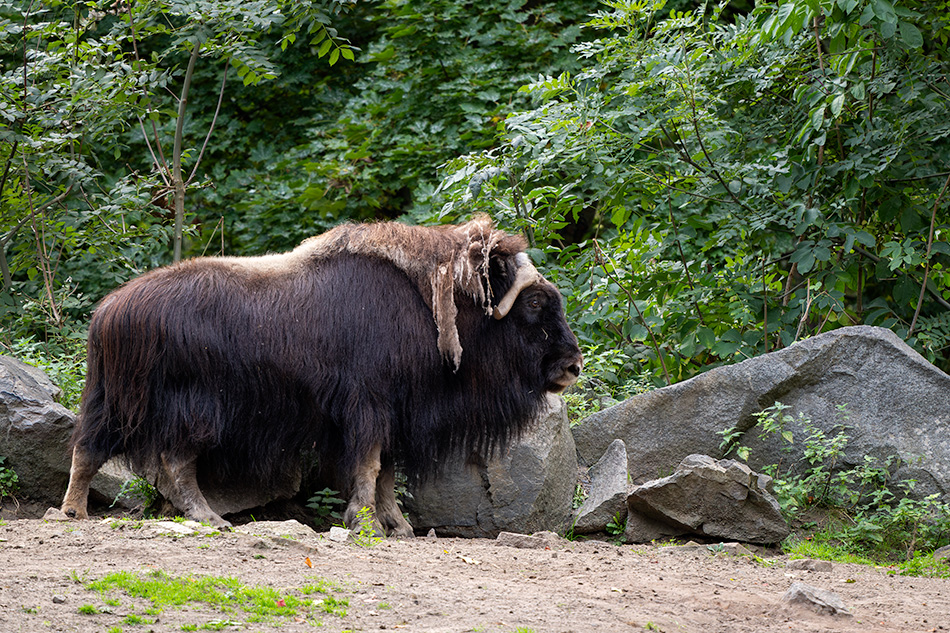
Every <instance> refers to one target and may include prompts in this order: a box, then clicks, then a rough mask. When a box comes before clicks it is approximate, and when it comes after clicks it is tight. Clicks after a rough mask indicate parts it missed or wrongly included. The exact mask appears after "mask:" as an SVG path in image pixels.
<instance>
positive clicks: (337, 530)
mask: <svg viewBox="0 0 950 633" xmlns="http://www.w3.org/2000/svg"><path fill="white" fill-rule="evenodd" d="M327 538H329V539H330V540H331V541H333V542H335V543H346V542H347V541H349V540H350V531H349V530H347V529H346V528H341V527H337V526H335V525H334V526H333V527H331V528H330V535H329V536H328V537H327Z"/></svg>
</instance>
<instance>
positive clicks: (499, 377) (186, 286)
mask: <svg viewBox="0 0 950 633" xmlns="http://www.w3.org/2000/svg"><path fill="white" fill-rule="evenodd" d="M525 246H526V245H525V242H524V240H523V238H521V237H520V236H516V235H508V234H505V233H504V232H502V231H499V230H497V229H496V228H494V226H493V225H492V223H491V221H490V220H488V219H487V218H485V217H479V218H476V219H475V220H472V221H470V222H468V223H465V224H461V225H457V226H444V227H409V226H405V225H402V224H397V223H379V224H365V225H356V224H350V225H342V226H340V227H337V228H335V229H333V230H331V231H329V232H327V233H325V234H323V235H320V236H317V237H313V238H310V239H308V240H306V241H304V242H303V243H302V244H301V245H300V246H298V247H297V248H296V249H294V250H293V251H291V252H289V253H284V254H277V255H265V256H261V257H202V258H196V259H192V260H188V261H184V262H181V263H179V264H176V265H172V266H167V267H164V268H159V269H156V270H153V271H151V272H149V273H147V274H145V275H142V276H141V277H138V278H137V279H134V280H132V281H130V282H128V283H127V284H125V285H124V286H122V287H120V288H118V289H117V290H115V291H113V292H112V293H111V294H109V295H108V296H107V297H106V298H105V299H103V300H102V302H101V304H100V305H99V306H98V308H97V309H96V311H95V313H94V315H93V317H92V321H91V323H90V326H89V341H88V371H87V376H86V387H85V390H84V392H83V397H82V408H81V412H80V416H79V421H78V423H77V425H76V428H75V431H74V433H73V437H72V450H73V455H72V468H71V470H70V480H69V487H68V489H67V491H66V496H65V499H64V500H63V506H62V509H63V511H64V512H65V513H66V514H67V515H69V516H71V517H76V518H85V517H86V516H87V510H86V505H87V501H88V494H89V484H90V480H91V479H92V477H93V475H95V474H96V472H97V471H98V469H99V467H100V466H101V465H102V464H103V463H104V462H105V461H106V460H107V459H109V458H110V457H112V456H114V455H123V456H124V457H125V459H127V460H128V462H129V464H130V466H131V467H132V469H133V470H134V471H135V472H137V473H139V474H146V476H148V477H149V478H150V479H152V480H153V481H154V483H155V484H156V487H157V488H158V489H159V491H160V492H161V493H162V494H163V495H164V496H165V497H166V499H168V500H169V501H170V502H171V503H172V504H173V505H174V506H176V507H177V508H178V509H179V510H181V511H182V512H183V513H184V514H185V515H186V516H188V517H190V518H193V519H196V520H199V521H207V522H209V523H211V524H212V525H215V526H221V527H226V526H228V525H229V523H228V522H227V521H225V520H224V519H222V518H221V517H220V516H219V515H218V514H217V513H216V512H215V511H214V510H213V509H212V507H211V506H210V505H209V503H208V501H207V499H206V497H205V496H204V494H203V493H202V490H201V484H203V483H205V482H228V483H229V484H231V485H232V487H234V486H242V485H245V484H246V485H253V486H255V487H260V486H266V485H267V484H268V482H271V481H272V480H274V479H276V478H279V477H281V476H283V475H284V474H286V473H287V472H288V468H289V467H293V466H295V465H297V464H299V460H300V459H301V454H302V452H304V451H305V452H307V453H308V454H310V455H312V456H315V457H316V459H317V461H318V463H319V464H320V465H321V468H322V469H323V470H324V471H329V472H333V473H335V475H336V479H335V480H336V481H337V482H338V485H339V486H340V487H341V488H342V489H343V494H344V496H345V497H346V498H347V499H348V504H347V508H346V511H345V514H344V521H345V522H346V523H347V525H350V526H353V524H354V522H355V520H356V516H357V512H358V511H359V510H361V509H362V508H364V507H369V508H370V509H371V510H372V511H373V513H374V515H375V522H374V526H375V527H376V528H377V529H382V530H384V531H385V532H386V533H389V534H395V535H397V536H410V535H411V534H412V527H411V526H410V525H409V523H408V522H407V521H406V520H405V518H404V517H403V516H402V513H401V512H400V511H399V508H398V506H397V505H396V499H395V494H394V490H393V485H394V480H395V470H394V467H395V466H396V465H399V467H400V468H401V469H402V470H403V471H404V472H405V473H406V475H407V476H408V477H410V478H424V477H426V476H429V475H432V474H434V473H436V472H437V471H438V469H439V467H440V465H441V464H444V463H445V461H446V460H447V459H449V458H450V456H451V455H452V454H459V453H463V452H466V453H471V452H475V453H481V454H483V455H485V456H489V455H490V454H492V453H493V452H495V451H497V450H499V449H501V448H503V447H504V446H505V445H506V443H508V442H509V441H510V440H512V439H513V438H515V437H517V436H518V434H519V433H520V432H521V431H522V429H523V428H524V427H525V426H526V425H527V424H528V423H529V422H530V421H531V420H532V419H533V418H535V416H536V415H537V413H538V411H539V409H540V408H541V406H542V403H543V402H544V399H545V392H559V391H561V390H563V389H565V388H566V387H568V386H569V385H571V384H572V383H574V382H575V381H576V379H577V376H578V374H579V373H580V371H581V365H582V358H581V354H580V350H579V349H578V346H577V339H576V338H575V337H574V335H573V333H572V332H571V330H570V329H569V327H568V325H567V322H566V321H565V317H564V310H563V307H562V304H561V296H560V294H559V293H558V291H557V289H556V288H555V287H554V285H552V284H551V283H550V282H548V281H547V280H545V279H544V278H543V277H542V276H541V275H540V274H539V273H538V271H537V270H536V269H535V267H534V266H533V265H532V264H531V262H530V261H529V260H528V257H527V255H526V254H525V253H524V250H525Z"/></svg>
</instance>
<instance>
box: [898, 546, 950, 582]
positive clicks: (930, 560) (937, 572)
mask: <svg viewBox="0 0 950 633" xmlns="http://www.w3.org/2000/svg"><path fill="white" fill-rule="evenodd" d="M897 573H899V574H900V575H901V576H923V577H925V578H950V563H948V561H947V559H946V558H943V559H940V560H937V559H935V558H934V556H933V554H924V553H922V552H915V553H914V556H913V558H911V559H910V560H907V561H904V562H903V563H901V564H900V565H899V566H898V569H897Z"/></svg>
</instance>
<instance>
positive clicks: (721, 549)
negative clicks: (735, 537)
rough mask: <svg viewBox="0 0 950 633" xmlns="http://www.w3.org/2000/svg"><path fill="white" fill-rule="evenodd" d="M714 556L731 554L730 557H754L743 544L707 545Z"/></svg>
mask: <svg viewBox="0 0 950 633" xmlns="http://www.w3.org/2000/svg"><path fill="white" fill-rule="evenodd" d="M706 547H707V549H709V551H710V552H712V553H713V554H729V555H730V556H752V552H751V551H750V550H749V549H748V548H747V547H745V546H743V545H742V544H741V543H716V544H715V545H707V546H706Z"/></svg>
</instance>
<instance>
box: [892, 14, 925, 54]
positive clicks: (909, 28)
mask: <svg viewBox="0 0 950 633" xmlns="http://www.w3.org/2000/svg"><path fill="white" fill-rule="evenodd" d="M898 28H899V29H900V32H901V42H903V44H904V46H906V47H907V48H920V47H921V46H923V45H924V37H923V35H921V34H920V30H919V29H918V28H917V27H916V26H914V25H913V24H911V23H910V22H906V21H904V20H901V21H900V22H899V23H898Z"/></svg>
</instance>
